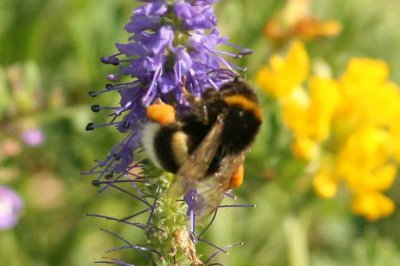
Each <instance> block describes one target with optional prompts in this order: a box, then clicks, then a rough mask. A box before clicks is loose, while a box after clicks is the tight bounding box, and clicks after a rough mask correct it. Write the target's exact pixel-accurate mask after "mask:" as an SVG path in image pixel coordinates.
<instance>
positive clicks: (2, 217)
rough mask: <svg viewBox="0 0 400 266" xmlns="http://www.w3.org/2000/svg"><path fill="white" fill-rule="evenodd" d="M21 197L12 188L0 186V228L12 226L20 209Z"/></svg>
mask: <svg viewBox="0 0 400 266" xmlns="http://www.w3.org/2000/svg"><path fill="white" fill-rule="evenodd" d="M22 206H23V204H22V199H21V198H20V196H18V194H17V193H15V192H14V191H13V190H11V189H9V188H6V187H3V186H0V230H1V229H3V230H5V229H10V228H12V227H14V226H15V225H16V224H17V222H18V218H19V213H20V212H21V209H22Z"/></svg>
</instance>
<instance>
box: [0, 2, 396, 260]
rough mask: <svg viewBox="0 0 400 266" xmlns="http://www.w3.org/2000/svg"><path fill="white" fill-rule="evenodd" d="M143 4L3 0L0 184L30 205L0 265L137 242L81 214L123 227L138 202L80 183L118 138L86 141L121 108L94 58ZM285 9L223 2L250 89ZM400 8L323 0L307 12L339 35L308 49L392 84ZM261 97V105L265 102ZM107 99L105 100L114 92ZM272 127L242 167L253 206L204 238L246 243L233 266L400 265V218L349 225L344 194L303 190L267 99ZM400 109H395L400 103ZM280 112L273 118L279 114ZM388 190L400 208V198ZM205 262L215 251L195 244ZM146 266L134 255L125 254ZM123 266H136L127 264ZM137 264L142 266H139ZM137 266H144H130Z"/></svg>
mask: <svg viewBox="0 0 400 266" xmlns="http://www.w3.org/2000/svg"><path fill="white" fill-rule="evenodd" d="M137 4H138V3H137V2H135V1H128V0H125V1H122V0H120V1H116V0H112V1H111V0H96V1H94V0H79V1H78V0H70V1H65V0H47V1H46V0H30V1H26V0H2V1H0V185H2V186H7V187H9V188H12V189H14V190H15V191H16V192H17V193H19V194H20V196H21V197H22V199H23V201H24V209H23V211H22V213H21V217H20V220H19V222H18V224H17V225H16V227H15V228H11V229H8V230H1V231H0V265H11V266H13V265H16V266H17V265H18V266H19V265H35V266H36V265H37V266H42V265H43V266H45V265H52V266H53V265H77V266H79V265H92V264H93V263H94V261H96V260H99V259H100V258H101V257H102V256H107V255H105V254H104V252H105V251H106V250H107V249H110V248H112V247H115V246H118V245H120V244H121V243H119V242H118V241H117V240H115V239H114V238H113V237H112V236H110V235H108V234H106V233H104V232H102V231H100V230H99V228H103V227H104V228H108V229H110V230H112V231H115V232H119V233H120V234H121V235H123V236H124V237H126V238H129V239H132V241H133V242H135V243H140V242H141V241H143V236H141V234H140V232H136V231H135V230H134V229H132V228H131V227H126V226H125V227H124V226H121V225H119V224H116V223H112V222H110V221H103V220H98V219H95V218H91V217H86V216H85V214H86V213H99V214H107V215H110V216H115V217H121V216H122V217H123V216H127V215H128V214H129V213H134V209H135V206H134V202H133V203H132V202H131V201H130V199H129V198H124V197H121V195H120V193H117V192H115V191H107V192H106V193H103V194H100V195H97V193H96V189H95V188H94V187H92V186H91V177H88V176H81V175H80V173H81V172H83V171H85V170H87V169H89V168H90V167H92V166H94V164H95V163H94V159H102V158H103V157H104V156H105V155H106V154H107V152H108V151H109V149H110V147H112V146H113V145H114V144H116V143H117V142H118V141H119V140H120V139H122V136H121V134H119V133H118V132H117V131H116V130H113V129H110V128H105V129H102V130H96V131H95V132H86V131H85V130H84V128H85V125H86V124H87V123H88V122H90V121H95V122H96V121H97V122H103V121H105V120H106V117H105V115H104V116H102V115H97V116H95V115H93V113H92V112H91V111H90V105H92V104H94V103H100V104H103V105H115V104H117V103H118V101H119V97H118V95H117V94H115V95H114V98H112V97H108V98H106V97H102V98H98V99H95V100H96V101H94V99H92V98H90V97H89V96H88V91H91V90H97V89H101V88H102V87H103V86H104V83H106V80H105V75H106V74H107V73H110V72H113V71H114V69H113V68H112V67H110V66H106V65H103V64H101V63H100V57H101V56H105V55H109V54H112V53H114V52H115V51H116V49H115V46H114V44H115V42H125V41H126V39H127V37H128V35H127V34H126V33H125V32H124V30H123V27H124V24H125V23H126V22H127V21H128V20H129V17H130V15H131V10H132V8H133V7H134V6H135V5H137ZM283 4H284V1H281V0H224V1H223V0H222V1H220V2H219V3H218V4H217V6H216V13H217V16H218V18H219V27H220V31H221V34H222V35H224V36H229V38H230V40H231V41H232V42H233V43H236V44H240V45H242V46H244V47H248V48H251V49H253V50H255V54H253V55H251V56H248V57H245V58H243V59H241V60H242V61H241V62H240V63H241V64H242V65H247V67H248V69H249V70H248V72H247V78H248V79H249V80H253V79H254V76H255V74H256V73H257V70H258V69H259V67H260V66H261V65H262V64H266V63H267V60H268V58H269V56H270V55H271V53H272V52H274V51H276V47H275V46H274V45H272V42H271V41H270V40H267V39H266V38H265V37H263V34H262V31H263V28H264V25H265V24H266V22H267V21H268V20H269V19H271V18H272V16H273V14H275V12H277V11H278V10H280V9H281V8H282V6H283ZM399 10H400V2H399V1H398V0H381V1H374V0H332V1H318V0H315V1H314V2H313V5H312V11H313V15H315V16H317V17H319V18H322V19H325V18H326V19H335V20H337V21H339V22H340V23H341V24H342V26H343V30H342V33H341V34H340V35H339V36H337V37H334V38H327V39H324V40H318V41H310V42H308V43H307V48H308V52H309V54H310V56H311V57H313V58H322V59H323V60H324V61H326V62H328V63H329V64H330V65H331V66H333V72H334V73H335V74H340V73H342V72H343V70H344V68H345V65H346V62H347V60H348V59H349V57H351V56H367V57H373V58H380V59H383V60H385V61H386V62H387V63H388V64H389V66H390V67H391V77H390V78H391V80H393V81H395V82H396V83H397V84H399V83H400V71H399V69H400V33H399V30H398V25H400V17H399V16H398V11H399ZM260 95H263V94H262V93H261V92H260ZM108 96H110V95H108ZM261 97H262V98H263V99H262V102H263V103H265V104H266V107H265V113H266V119H265V125H264V129H263V131H262V133H261V136H260V137H259V139H258V140H257V143H256V145H255V147H254V148H253V150H252V153H251V154H250V155H249V156H248V158H247V165H246V169H247V170H246V182H245V184H244V185H243V186H242V187H241V188H240V189H239V190H238V191H237V192H236V194H237V195H238V197H239V199H238V201H239V202H242V203H255V204H256V205H257V208H255V209H235V210H233V209H224V210H222V211H220V212H219V215H218V217H217V220H216V221H215V223H214V224H213V226H212V227H211V229H210V231H209V232H208V236H207V238H208V239H209V240H211V241H212V242H213V243H216V244H218V245H221V246H224V245H228V244H230V243H233V242H237V241H243V242H244V246H241V247H234V248H233V249H232V250H231V251H230V254H229V255H223V254H221V255H219V256H218V261H220V262H222V263H224V264H226V265H257V266H258V265H260V266H264V265H265V266H269V265H271V266H280V265H282V266H284V265H293V266H294V265H296V266H306V265H315V266H333V265H349V266H350V265H352V266H353V265H354V266H358V265H359V266H390V265H393V266H394V265H399V261H400V215H399V213H398V212H395V213H394V215H392V216H391V217H388V218H385V219H382V220H378V221H376V222H368V221H366V220H365V219H364V218H361V217H356V216H354V215H352V214H351V212H350V210H349V208H348V202H347V200H348V199H347V198H346V197H345V196H343V197H341V196H339V197H336V198H334V199H331V200H322V199H318V198H317V197H316V196H315V195H314V194H313V193H310V192H307V193H305V192H304V191H302V188H301V184H299V181H298V179H296V177H297V175H298V173H299V169H301V168H302V167H304V165H303V164H302V163H300V162H298V161H296V160H294V159H293V158H292V155H291V154H290V149H289V143H288V142H289V140H288V135H287V132H286V133H285V129H284V128H283V126H282V124H281V122H280V121H279V119H278V118H277V117H279V116H277V115H276V113H277V108H276V106H275V105H274V104H273V103H271V99H268V98H267V97H266V96H265V95H263V96H261ZM399 104H400V103H399ZM274 114H275V115H274ZM32 129H39V130H40V131H41V132H42V134H43V136H44V140H43V143H40V144H38V145H31V144H29V143H27V142H26V140H24V138H23V135H24V132H27V131H29V130H32ZM396 187H397V188H398V187H399V184H396V185H395V186H393V189H392V191H391V192H390V193H389V194H390V195H391V197H392V199H393V200H394V201H395V202H396V203H399V202H400V196H399V195H398V192H397V191H396ZM199 248H200V249H201V250H205V252H206V253H208V254H209V253H211V252H212V250H211V249H210V248H209V247H207V246H206V245H203V246H200V247H199ZM124 256H128V257H129V258H130V259H131V260H132V261H139V262H137V265H146V264H145V262H143V261H142V262H140V260H142V259H143V258H142V257H140V256H139V257H136V256H137V254H131V255H124ZM127 260H128V259H127ZM135 263H136V262H135ZM135 265H136V264H135Z"/></svg>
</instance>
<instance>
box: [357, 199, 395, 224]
mask: <svg viewBox="0 0 400 266" xmlns="http://www.w3.org/2000/svg"><path fill="white" fill-rule="evenodd" d="M351 207H352V210H353V212H354V213H355V214H359V215H363V216H365V217H366V218H367V219H368V220H370V221H374V220H377V219H379V218H381V217H386V216H389V215H391V214H392V213H393V212H394V210H395V205H394V203H393V201H392V200H391V199H390V198H388V197H386V196H385V195H383V194H381V193H377V192H371V193H368V194H361V195H357V196H355V197H354V199H353V203H352V206H351Z"/></svg>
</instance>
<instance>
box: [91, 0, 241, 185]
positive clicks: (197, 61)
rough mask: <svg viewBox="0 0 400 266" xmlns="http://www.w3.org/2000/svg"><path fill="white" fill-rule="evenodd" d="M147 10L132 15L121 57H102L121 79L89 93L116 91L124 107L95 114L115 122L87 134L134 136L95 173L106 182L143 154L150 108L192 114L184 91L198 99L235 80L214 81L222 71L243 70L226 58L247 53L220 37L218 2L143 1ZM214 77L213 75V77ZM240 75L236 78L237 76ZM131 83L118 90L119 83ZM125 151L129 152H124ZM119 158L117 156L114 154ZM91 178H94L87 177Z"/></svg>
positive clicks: (112, 79)
mask: <svg viewBox="0 0 400 266" xmlns="http://www.w3.org/2000/svg"><path fill="white" fill-rule="evenodd" d="M141 2H143V3H144V4H143V5H141V6H139V7H137V8H136V9H134V10H133V15H132V17H131V19H130V21H129V22H128V23H127V24H126V25H125V30H126V31H127V32H129V33H130V34H131V36H130V37H129V39H128V42H127V43H117V44H116V47H117V49H118V53H115V54H113V55H111V56H106V57H103V59H102V61H103V63H106V64H111V65H115V66H118V68H119V71H118V72H117V73H113V74H109V75H108V76H107V78H108V80H109V81H110V82H114V83H115V84H108V85H107V86H106V88H105V89H103V90H100V91H97V92H90V95H91V96H93V97H96V96H99V95H103V94H104V93H106V92H113V91H118V92H119V93H120V95H121V101H120V104H121V107H119V108H118V107H103V106H102V107H100V106H98V105H95V108H92V110H93V111H94V112H100V111H102V110H106V109H108V110H112V111H113V113H112V114H111V116H112V120H111V122H110V123H106V124H100V125H95V124H92V123H91V124H90V125H89V126H88V127H87V130H93V129H95V128H99V127H103V126H106V125H111V126H115V127H116V128H117V129H118V130H119V131H120V132H123V133H126V134H128V136H135V137H134V138H131V137H127V138H126V139H129V141H126V142H124V143H121V144H120V145H118V155H119V156H117V158H118V160H117V159H116V156H114V155H112V154H111V153H110V155H109V156H107V159H106V162H107V163H105V162H104V161H102V162H101V163H99V165H98V167H101V168H102V169H103V170H102V171H101V172H100V174H99V169H98V167H96V168H95V169H96V170H95V171H92V173H96V174H99V176H100V177H101V176H106V175H107V176H108V175H109V173H113V174H116V173H117V174H118V175H121V176H122V175H124V174H127V173H128V171H129V169H130V165H131V164H132V161H133V159H134V158H133V155H132V153H133V152H134V151H135V149H137V148H140V146H141V144H140V125H141V124H143V123H144V122H145V121H146V120H147V117H146V108H147V106H149V105H151V104H153V103H154V102H156V101H159V100H162V101H164V102H166V103H168V104H171V105H173V106H175V109H176V111H177V112H180V111H182V110H187V108H190V107H189V106H188V102H187V101H186V100H185V97H184V96H183V91H182V87H185V89H186V91H188V92H189V93H192V94H193V95H194V96H196V97H201V96H202V94H203V92H204V91H205V90H206V89H208V88H215V89H218V88H219V87H220V86H221V85H222V84H223V83H225V82H226V81H228V80H231V78H232V75H231V76H229V75H216V74H215V73H217V72H218V71H221V70H224V69H225V71H230V72H231V73H233V74H235V73H236V71H241V70H242V69H241V68H240V67H238V66H236V65H234V64H232V63H230V62H229V61H227V60H226V59H225V58H224V56H230V57H232V58H237V57H240V56H241V55H243V54H245V53H247V51H248V49H243V48H241V47H239V46H235V45H231V44H230V43H228V41H227V38H225V37H221V36H219V33H218V29H217V27H216V24H217V19H216V17H215V14H214V10H213V7H212V4H213V3H214V2H216V1H215V0H174V1H165V0H142V1H141ZM219 46H231V47H233V48H235V49H237V53H230V52H226V51H221V50H219V49H218V47H219ZM213 73H214V74H213ZM235 75H237V74H235ZM124 76H127V78H128V79H131V82H128V83H124V84H118V83H117V82H119V81H120V80H126V79H127V78H124ZM124 145H127V147H124ZM112 153H115V150H114V151H112ZM89 173H91V172H89Z"/></svg>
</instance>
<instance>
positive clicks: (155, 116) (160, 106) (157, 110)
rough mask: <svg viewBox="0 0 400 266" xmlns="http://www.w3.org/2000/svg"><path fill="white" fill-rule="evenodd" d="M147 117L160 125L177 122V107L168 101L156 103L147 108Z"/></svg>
mask: <svg viewBox="0 0 400 266" xmlns="http://www.w3.org/2000/svg"><path fill="white" fill-rule="evenodd" d="M146 115H147V118H149V119H150V120H151V121H153V122H156V123H158V124H160V125H168V124H171V123H173V122H175V109H174V107H173V106H172V105H169V104H166V103H162V102H160V103H155V104H152V105H149V106H148V107H147V109H146Z"/></svg>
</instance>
